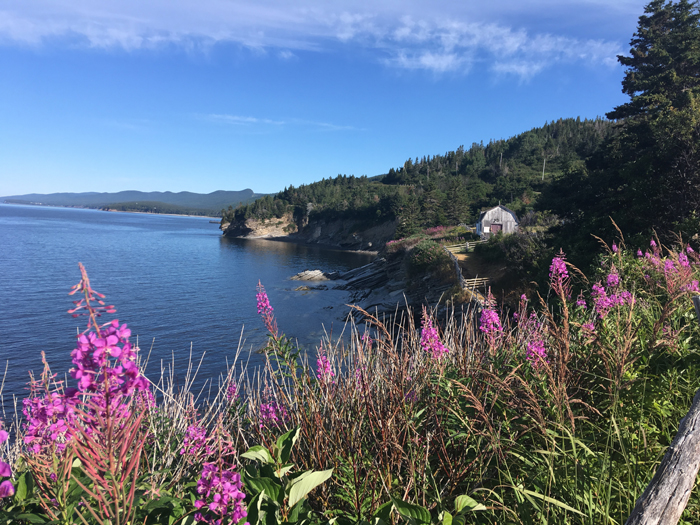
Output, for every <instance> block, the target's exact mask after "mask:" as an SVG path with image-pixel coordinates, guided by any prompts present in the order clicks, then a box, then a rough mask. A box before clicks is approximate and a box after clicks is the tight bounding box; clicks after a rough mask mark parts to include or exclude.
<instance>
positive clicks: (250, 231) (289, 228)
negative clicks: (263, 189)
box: [221, 213, 297, 239]
mask: <svg viewBox="0 0 700 525" xmlns="http://www.w3.org/2000/svg"><path fill="white" fill-rule="evenodd" d="M221 229H222V230H223V232H224V235H226V236H230V237H243V238H246V239H260V238H266V237H285V236H287V235H289V233H291V232H295V231H296V229H297V227H296V225H295V224H294V220H293V218H292V214H291V213H288V214H286V215H285V216H284V217H282V218H281V219H277V218H275V219H271V220H268V221H259V220H257V219H248V220H246V221H245V222H243V223H238V222H232V223H230V224H222V225H221Z"/></svg>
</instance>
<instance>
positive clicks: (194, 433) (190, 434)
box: [180, 425, 212, 457]
mask: <svg viewBox="0 0 700 525" xmlns="http://www.w3.org/2000/svg"><path fill="white" fill-rule="evenodd" d="M201 452H204V454H205V455H206V456H209V455H210V454H211V452H212V450H211V447H209V445H207V429H206V428H204V427H198V426H197V425H190V426H189V427H187V431H186V432H185V440H184V441H183V443H182V448H181V449H180V455H188V456H192V457H196V456H198V455H199V454H200V453H201Z"/></svg>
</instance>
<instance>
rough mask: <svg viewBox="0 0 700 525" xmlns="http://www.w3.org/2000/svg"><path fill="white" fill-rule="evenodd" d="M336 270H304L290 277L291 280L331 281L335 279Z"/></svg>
mask: <svg viewBox="0 0 700 525" xmlns="http://www.w3.org/2000/svg"><path fill="white" fill-rule="evenodd" d="M337 275H338V272H332V273H325V272H322V271H321V270H304V271H303V272H299V273H298V274H296V275H293V276H292V277H290V279H291V280H292V281H331V280H333V279H337V278H338V277H337Z"/></svg>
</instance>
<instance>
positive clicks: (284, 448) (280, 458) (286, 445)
mask: <svg viewBox="0 0 700 525" xmlns="http://www.w3.org/2000/svg"><path fill="white" fill-rule="evenodd" d="M300 431H301V430H300V429H299V427H297V428H293V429H292V430H290V431H289V432H287V433H286V434H282V435H281V436H280V437H279V438H277V451H276V452H277V462H278V463H287V462H288V461H289V456H290V454H291V453H292V447H293V446H294V444H295V443H296V442H297V440H298V439H299V432H300Z"/></svg>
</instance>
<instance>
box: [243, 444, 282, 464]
mask: <svg viewBox="0 0 700 525" xmlns="http://www.w3.org/2000/svg"><path fill="white" fill-rule="evenodd" d="M241 457H244V458H246V459H252V460H253V461H260V462H261V463H263V464H265V463H274V462H275V460H274V459H273V458H272V455H271V454H270V452H269V451H268V450H267V449H266V448H265V447H263V446H262V445H255V446H254V447H250V448H249V449H248V452H244V453H243V454H241Z"/></svg>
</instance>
